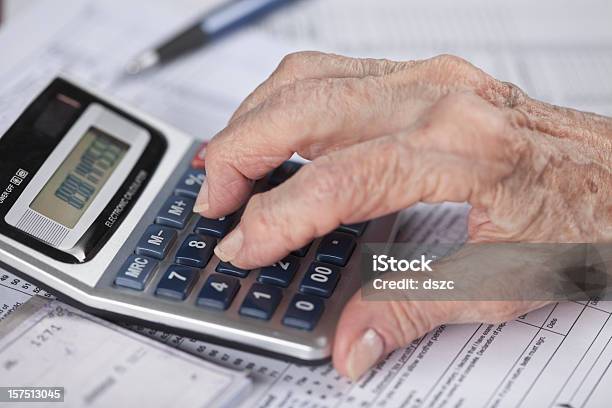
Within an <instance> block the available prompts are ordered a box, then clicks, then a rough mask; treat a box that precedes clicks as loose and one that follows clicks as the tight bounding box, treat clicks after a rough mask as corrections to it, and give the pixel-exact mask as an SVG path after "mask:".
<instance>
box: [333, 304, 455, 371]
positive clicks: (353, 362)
mask: <svg viewBox="0 0 612 408" xmlns="http://www.w3.org/2000/svg"><path fill="white" fill-rule="evenodd" d="M450 306H451V305H450V304H449V302H443V301H427V300H422V301H409V300H406V301H372V300H369V301H366V300H363V299H362V296H361V292H357V293H356V294H355V295H354V296H353V297H352V298H351V300H350V301H349V302H348V303H347V304H346V306H345V307H344V311H343V312H342V315H341V317H340V322H339V323H338V327H337V329H336V336H335V340H334V350H333V362H334V367H335V368H336V370H338V371H339V372H340V373H341V374H343V375H345V376H348V377H350V378H351V379H352V380H357V379H358V378H359V377H360V376H361V375H362V374H363V373H365V372H366V371H367V370H368V369H370V368H371V367H372V366H374V365H375V364H376V363H378V362H379V361H380V360H382V359H383V358H385V357H386V356H387V355H388V354H389V353H391V352H392V351H393V350H395V349H397V348H400V347H404V346H407V345H408V344H409V343H410V342H412V341H413V340H414V339H416V338H419V337H421V336H423V335H425V334H426V333H427V332H429V331H431V330H432V329H433V328H434V327H436V326H438V325H440V324H443V323H446V322H449V321H452V320H454V319H453V317H454V316H453V314H454V313H453V309H454V308H452V307H450Z"/></svg>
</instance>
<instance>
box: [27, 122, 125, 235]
mask: <svg viewBox="0 0 612 408" xmlns="http://www.w3.org/2000/svg"><path fill="white" fill-rule="evenodd" d="M128 149H129V145H128V144H126V143H124V142H122V141H120V140H118V139H116V138H114V137H112V136H110V135H109V134H107V133H104V132H102V131H101V130H99V129H97V128H94V127H91V128H89V129H88V130H87V132H86V133H85V135H83V137H82V138H81V139H80V140H79V142H78V143H77V144H76V146H75V147H74V148H73V149H72V151H71V152H70V153H69V154H68V156H67V157H66V159H65V160H64V161H63V162H62V164H60V166H59V167H58V168H57V170H56V171H55V173H53V175H52V176H51V178H50V179H49V181H48V182H47V184H45V186H44V187H43V188H42V190H40V192H39V193H38V195H37V196H36V197H35V198H34V200H33V201H32V203H31V204H30V208H31V209H33V210H34V211H37V212H38V213H40V214H42V215H44V216H46V217H48V218H50V219H52V220H54V221H56V222H58V223H60V224H62V225H64V226H65V227H67V228H74V226H75V225H76V224H77V223H78V221H79V219H80V218H81V216H82V215H83V214H84V213H85V211H86V210H87V208H88V207H89V206H90V205H91V203H92V202H93V201H94V200H95V198H96V195H98V193H99V192H100V190H101V189H102V187H103V186H104V184H105V183H106V182H107V181H108V179H109V178H110V176H111V175H112V174H113V171H114V170H115V168H117V166H118V165H119V163H120V162H121V160H122V159H123V157H124V156H125V153H126V152H127V151H128Z"/></svg>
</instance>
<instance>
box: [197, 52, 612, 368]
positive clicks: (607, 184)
mask: <svg viewBox="0 0 612 408" xmlns="http://www.w3.org/2000/svg"><path fill="white" fill-rule="evenodd" d="M294 152H298V153H299V154H300V155H302V156H303V157H305V158H308V159H311V160H313V161H312V162H311V163H309V164H308V165H306V166H304V167H303V168H302V169H301V170H300V171H299V172H298V173H297V174H296V175H295V176H294V177H292V178H291V179H289V180H288V181H287V182H286V183H284V184H282V185H280V186H279V187H277V188H274V189H272V190H271V191H268V192H266V193H262V194H257V195H255V196H253V197H252V198H251V199H250V200H249V201H248V204H247V205H246V210H245V212H244V215H243V216H242V220H241V221H240V223H239V225H238V226H237V227H236V229H235V230H234V231H233V232H231V233H230V234H229V235H228V236H227V237H226V238H225V239H224V240H223V241H222V242H221V243H220V244H219V245H218V246H217V248H216V249H215V252H216V253H217V255H218V256H219V258H221V259H222V260H225V261H229V262H232V263H233V264H235V265H236V266H239V267H243V268H254V267H258V266H262V265H266V264H271V263H272V262H275V261H276V260H278V259H280V258H282V257H283V256H284V255H286V254H287V253H289V252H290V251H291V250H294V249H297V248H300V247H302V246H303V245H305V244H306V243H308V242H310V241H311V240H312V239H313V238H314V237H318V236H321V235H324V234H326V233H327V232H329V231H331V230H333V229H335V228H336V227H337V226H338V225H339V224H340V223H345V224H348V223H354V222H359V221H363V220H366V219H370V218H374V217H378V216H381V215H384V214H388V213H390V212H394V211H398V210H400V209H403V208H405V207H408V206H410V205H411V204H414V203H416V202H418V201H424V202H430V203H435V202H441V201H457V202H463V201H467V202H469V203H470V204H471V205H472V210H471V213H470V217H469V237H470V240H472V241H530V242H610V241H612V120H611V119H609V118H606V117H602V116H598V115H595V114H591V113H584V112H579V111H575V110H572V109H566V108H560V107H557V106H552V105H549V104H546V103H543V102H540V101H537V100H534V99H531V98H529V97H528V96H527V95H525V94H524V93H523V92H522V91H521V90H520V89H518V88H517V87H516V86H514V85H512V84H509V83H504V82H501V81H498V80H496V79H495V78H492V77H491V76H489V75H487V74H486V73H485V72H483V71H481V70H479V69H478V68H476V67H474V66H472V65H471V64H469V63H468V62H466V61H464V60H462V59H460V58H457V57H453V56H448V55H442V56H438V57H435V58H432V59H428V60H424V61H415V62H412V61H411V62H392V61H387V60H371V59H352V58H346V57H341V56H337V55H329V54H322V53H316V52H305V53H297V54H292V55H289V56H287V57H286V58H285V59H284V60H283V61H282V62H281V64H280V65H279V67H278V69H277V70H276V71H275V72H274V73H273V74H272V75H271V76H270V78H269V79H268V80H266V81H265V82H264V83H263V84H262V85H260V86H259V87H258V88H257V89H256V90H255V91H254V92H253V93H252V94H251V95H250V96H249V97H248V98H247V99H246V100H245V101H244V102H243V103H242V105H241V106H240V107H239V109H238V110H237V111H236V113H235V114H234V115H233V117H232V118H231V121H230V122H229V124H228V126H227V127H226V128H225V129H224V130H222V131H221V132H220V133H219V134H217V135H216V136H215V138H214V139H213V140H212V142H211V143H210V144H209V146H208V150H207V156H206V172H207V175H208V178H207V182H206V183H205V185H204V186H203V188H202V191H201V192H200V195H199V197H198V200H197V204H196V211H198V212H200V213H201V214H202V215H204V216H206V217H220V216H222V215H226V214H229V213H231V212H232V211H235V210H237V209H238V208H239V207H241V206H242V205H243V204H244V202H245V201H246V200H247V198H248V196H249V194H250V192H251V188H252V186H253V183H254V181H255V180H258V179H260V178H262V177H264V176H265V175H266V173H268V172H269V171H270V170H272V169H273V168H275V167H277V166H278V165H279V164H281V163H282V162H283V161H284V160H287V159H288V158H289V157H290V156H291V155H292V154H293V153H294ZM543 304H545V302H541V301H538V302H536V301H522V302H518V301H517V302H509V301H503V302H502V301H499V302H491V301H489V302H484V301H483V302H476V301H473V302H458V301H457V302H450V301H446V302H442V301H409V300H406V301H403V302H401V301H393V302H366V301H363V300H362V299H361V298H360V296H359V294H356V295H355V296H354V297H353V298H352V300H351V301H350V302H349V303H348V304H347V306H346V307H345V310H344V312H343V315H342V318H341V321H340V323H339V325H338V328H337V333H336V339H335V344H334V350H333V361H334V365H335V367H336V368H337V369H338V370H339V371H340V372H341V373H343V374H345V375H348V376H350V377H351V378H357V377H359V376H360V375H361V374H362V373H363V372H364V371H365V370H366V369H367V368H368V367H370V366H371V365H372V364H374V363H375V362H376V361H377V360H379V359H380V358H382V357H384V355H385V354H386V353H389V352H391V351H393V350H394V349H396V348H398V347H402V346H405V345H407V344H408V343H409V342H411V341H412V340H414V339H415V338H416V337H419V336H421V335H423V334H425V333H426V332H427V331H429V330H431V329H432V328H434V327H436V326H437V325H440V324H442V323H460V322H481V321H482V322H501V321H505V320H509V319H512V318H515V317H516V316H518V315H520V314H523V313H526V312H528V311H530V310H533V309H535V308H537V307H540V306H542V305H543Z"/></svg>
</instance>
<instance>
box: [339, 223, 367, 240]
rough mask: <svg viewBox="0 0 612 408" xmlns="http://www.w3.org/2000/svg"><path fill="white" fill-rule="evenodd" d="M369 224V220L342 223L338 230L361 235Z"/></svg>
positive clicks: (357, 235)
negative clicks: (347, 223)
mask: <svg viewBox="0 0 612 408" xmlns="http://www.w3.org/2000/svg"><path fill="white" fill-rule="evenodd" d="M367 226H368V222H367V221H366V222H360V223H357V224H349V225H341V226H339V227H338V231H340V232H346V233H347V234H351V235H355V236H356V237H360V236H361V235H362V234H363V231H365V229H366V227H367Z"/></svg>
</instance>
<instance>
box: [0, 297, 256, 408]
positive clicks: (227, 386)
mask: <svg viewBox="0 0 612 408" xmlns="http://www.w3.org/2000/svg"><path fill="white" fill-rule="evenodd" d="M39 299H44V298H38V297H37V298H35V299H34V300H33V302H38V301H39ZM40 303H41V305H40V306H37V308H34V310H32V311H30V310H29V309H30V308H32V307H33V306H32V304H31V303H28V305H27V307H23V308H22V309H18V310H17V311H16V312H14V314H13V315H12V316H11V317H9V318H8V319H6V320H5V321H4V322H3V326H0V386H3V387H7V386H21V387H29V386H54V387H64V389H65V395H64V402H63V403H62V404H61V406H65V407H75V408H80V407H109V406H125V407H128V406H138V405H142V406H165V407H227V408H233V407H234V406H235V401H237V400H240V398H241V397H242V396H244V395H246V394H247V392H248V390H249V389H250V381H249V380H248V378H247V377H246V375H245V374H244V373H240V372H238V371H236V370H229V369H224V368H222V367H219V366H218V365H215V364H210V363H207V362H205V361H203V360H202V359H198V358H195V357H194V356H192V355H189V354H188V353H183V352H181V351H177V350H175V349H173V348H172V347H168V346H167V345H163V344H160V343H159V342H156V341H153V340H151V339H148V338H146V337H144V336H140V335H138V334H136V333H134V332H132V331H129V330H127V329H125V328H122V327H119V326H116V325H113V324H111V323H108V322H106V321H104V320H101V319H98V318H97V317H94V316H91V315H89V314H87V313H84V312H82V311H80V310H78V309H75V308H72V307H70V306H67V305H64V304H62V303H60V302H58V301H56V300H45V301H42V302H40ZM9 328H10V330H9ZM0 405H1V404H0ZM49 405H50V406H53V403H50V404H49Z"/></svg>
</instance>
